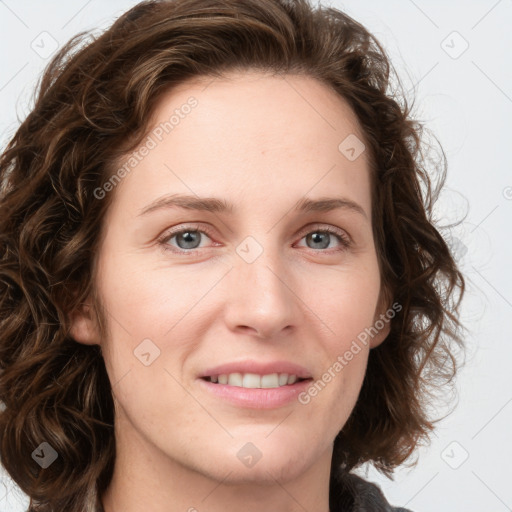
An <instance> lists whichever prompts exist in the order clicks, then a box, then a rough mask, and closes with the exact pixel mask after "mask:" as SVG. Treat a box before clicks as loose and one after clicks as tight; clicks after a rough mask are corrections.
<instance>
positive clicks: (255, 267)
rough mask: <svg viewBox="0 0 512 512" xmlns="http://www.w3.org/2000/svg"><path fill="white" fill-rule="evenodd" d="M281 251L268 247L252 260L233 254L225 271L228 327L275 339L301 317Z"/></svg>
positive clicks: (225, 313)
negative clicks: (227, 270) (226, 273)
mask: <svg viewBox="0 0 512 512" xmlns="http://www.w3.org/2000/svg"><path fill="white" fill-rule="evenodd" d="M282 256H283V255H282V254H279V252H278V251H277V250H276V251H273V252H271V251H270V250H268V249H265V250H263V252H262V253H261V254H260V255H259V256H258V257H257V258H256V259H255V260H254V261H252V262H249V261H250V260H245V259H244V258H243V257H238V256H236V257H235V258H234V266H233V268H232V270H231V271H230V272H229V274H228V276H229V277H228V279H227V282H226V283H225V286H226V290H227V291H226V301H225V310H224V315H225V321H226V323H227V325H228V326H229V328H230V329H231V330H232V331H238V332H239V333H245V334H251V335H252V336H255V337H257V338H263V339H277V338H279V337H280V336H281V337H282V336H285V335H288V333H287V331H289V332H292V331H293V329H294V328H295V327H296V326H297V324H298V322H299V320H300V319H301V318H302V317H303V315H304V312H303V311H301V307H300V305H301V304H302V302H301V300H300V298H299V297H298V296H297V294H296V292H295V291H294V288H295V287H296V286H294V285H295V280H294V277H293V275H292V272H291V271H290V269H289V268H286V265H285V262H284V261H283V257H282Z"/></svg>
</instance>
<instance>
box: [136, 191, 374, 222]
mask: <svg viewBox="0 0 512 512" xmlns="http://www.w3.org/2000/svg"><path fill="white" fill-rule="evenodd" d="M167 208H169V209H171V208H182V209H184V210H195V211H204V212H210V213H230V214H232V213H233V211H234V210H235V207H234V205H233V204H232V203H229V202H228V201H226V200H224V199H219V198H216V197H197V196H191V195H184V194H172V195H165V196H163V197H160V198H158V199H156V200H155V201H153V202H152V203H150V204H148V205H147V206H145V207H144V208H142V209H141V211H140V213H139V214H138V217H140V216H143V215H147V214H148V213H150V212H154V211H156V210H161V209H167ZM337 209H343V210H348V211H353V212H356V213H359V214H360V215H362V216H363V217H365V218H366V219H368V217H367V215H366V212H365V211H364V209H363V208H362V206H360V205H359V204H357V203H356V202H354V201H351V200H350V199H347V198H344V197H321V198H319V199H310V198H307V197H304V198H302V199H300V200H299V201H298V202H297V203H296V205H295V211H298V212H302V213H308V212H329V211H332V210H337Z"/></svg>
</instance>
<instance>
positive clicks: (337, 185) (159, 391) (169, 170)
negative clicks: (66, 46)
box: [73, 72, 387, 482]
mask: <svg viewBox="0 0 512 512" xmlns="http://www.w3.org/2000/svg"><path fill="white" fill-rule="evenodd" d="M191 97H193V99H190V98H191ZM187 105H188V106H187ZM173 116H174V117H173ZM166 123H167V124H166ZM151 130H152V131H150V132H149V133H148V137H146V138H145V139H144V141H143V143H142V144H141V146H140V150H139V151H138V153H137V155H138V156H137V155H135V156H133V155H132V157H133V158H135V160H131V161H130V162H131V163H129V159H130V155H128V156H127V157H126V159H124V160H123V161H122V162H120V164H119V167H121V166H122V165H124V164H125V163H126V164H127V165H126V166H125V173H123V172H121V173H120V175H121V176H122V175H123V174H126V176H124V177H123V179H122V180H121V182H120V183H119V184H118V185H117V186H116V187H115V190H109V191H108V192H107V193H114V194H115V199H114V202H113V204H112V207H111V208H110V210H109V212H108V215H107V217H106V219H105V225H104V230H105V231H104V239H103V242H102V245H101V247H100V252H99V255H98V273H97V276H96V278H97V284H98V290H99V295H100V297H101V299H102V302H103V304H104V306H105V308H106V310H107V312H108V315H107V321H108V324H109V330H110V333H109V334H110V335H109V338H108V339H101V340H100V339H99V338H98V337H97V335H96V334H93V329H92V328H91V326H90V324H87V320H86V321H85V323H84V321H80V322H77V323H76V324H75V326H74V330H73V333H74V335H75V339H77V341H80V342H83V343H99V344H101V345H102V348H103V354H104V358H105V363H106V368H107V371H108V374H109V378H110V380H111V383H112V386H113V395H114V400H115V404H116V437H117V443H118V453H119V454H120V453H127V452H128V446H129V447H130V448H129V449H130V450H131V452H130V453H134V451H136V450H139V451H140V452H144V454H146V455H147V460H148V461H149V460H150V461H151V464H152V465H153V466H156V467H159V468H160V469H162V470H164V469H163V468H165V467H166V465H168V467H171V465H176V464H178V465H180V466H181V467H184V468H188V469H192V470H193V471H196V472H198V473H200V474H203V475H206V476H209V477H213V478H215V479H220V478H224V477H225V476H226V475H227V474H228V473H229V480H231V481H240V482H241V481H255V480H266V479H269V478H270V477H269V474H270V475H272V477H273V478H278V479H281V480H282V481H286V480H287V479H291V478H293V477H296V476H298V475H300V474H302V473H304V472H305V471H306V470H308V469H311V468H312V467H314V465H315V464H317V463H318V462H319V461H320V460H322V461H324V462H325V463H326V464H329V463H330V457H331V451H330V450H331V448H332V442H333V440H334V438H335V436H336V434H337V433H338V432H339V431H340V429H341V428H342V427H343V425H344V424H345V422H346V421H347V419H348V417H349V415H350V413H351V411H352V409H353V407H354V405H355V402H356V399H357V396H358V393H359V391H360V388H361V384H362V380H363V377H364V374H365V369H366V363H367V357H368V352H369V349H370V347H371V346H375V345H377V344H378V343H380V342H381V341H382V340H383V339H384V337H385V336H386V335H387V328H384V329H381V330H380V331H379V333H378V334H377V335H374V336H373V337H371V336H370V337H368V336H366V340H367V343H363V342H362V341H361V340H362V339H363V338H364V336H361V333H364V332H368V330H367V331H365V329H368V328H370V327H372V326H373V325H374V323H375V321H376V320H377V319H378V318H379V315H380V313H382V312H383V311H382V310H380V311H377V301H378V297H379V291H380V276H379V270H378V262H377V256H376V251H375V246H374V240H373V236H372V226H371V220H370V219H371V201H370V176H369V169H368V165H369V163H368V159H367V158H368V152H367V151H364V148H363V146H361V139H362V136H361V132H360V128H359V126H358V124H357V120H356V117H355V116H354V114H353V113H352V112H351V110H350V109H349V108H348V106H347V104H346V103H345V102H344V101H343V100H341V99H340V98H339V97H338V96H336V95H335V94H334V93H333V92H332V91H330V90H329V89H328V88H326V86H324V85H323V84H321V83H319V82H317V81H316V80H314V79H312V78H308V77H301V76H292V75H285V76H284V77H283V76H280V77H279V76H278V77H271V76H269V75H265V74H262V73H258V72H247V73H243V74H241V73H238V74H230V75H228V77H227V78H225V79H222V80H221V79H214V80H212V79H211V78H210V79H208V80H206V79H205V80H204V81H202V82H201V81H198V80H196V81H195V82H189V83H187V84H184V85H181V86H180V87H178V88H176V89H174V90H172V91H171V92H170V93H167V94H166V95H165V96H164V97H163V99H162V100H161V101H160V102H159V104H158V108H157V110H156V111H155V114H154V116H153V118H152V125H151ZM347 137H348V139H347ZM143 146H145V147H146V149H145V150H144V149H142V148H143ZM128 170H129V171H128ZM107 189H109V186H108V185H107V186H106V187H105V190H107ZM181 195H186V196H187V198H186V199H183V198H181V199H180V196H181ZM163 198H168V199H169V198H174V200H178V199H179V202H177V203H175V204H174V205H172V204H171V203H168V204H167V206H166V205H165V203H164V202H161V201H162V199H163ZM205 198H208V203H206V202H205V203H204V204H206V205H207V206H208V207H206V208H204V207H195V208H193V207H186V206H185V205H186V204H187V203H188V202H193V203H194V204H196V205H200V204H203V203H201V201H202V200H204V199H205ZM214 198H215V199H214ZM320 199H322V200H329V201H331V200H332V202H330V203H329V202H326V203H315V201H319V200H320ZM98 200H101V199H98ZM157 201H160V207H155V208H151V207H150V205H153V204H154V203H155V202H157ZM306 201H307V203H306ZM305 204H306V205H307V204H309V207H307V206H306V207H304V205H305ZM315 204H316V207H315ZM180 205H181V206H180ZM301 206H303V208H301ZM297 207H298V208H297ZM326 230H331V232H326ZM179 231H181V232H182V233H181V234H180V233H178V232H179ZM381 323H382V322H381ZM358 336H359V338H358ZM354 342H355V343H354ZM356 347H357V348H356ZM347 352H350V353H351V354H352V357H349V355H347ZM336 363H338V364H336ZM229 374H231V376H228V377H219V375H229ZM237 374H238V375H237ZM240 374H241V375H240ZM251 374H253V375H251ZM275 374H277V375H275ZM283 374H287V375H288V378H289V380H287V377H286V376H283ZM261 375H265V377H264V378H261ZM291 375H297V376H298V377H301V378H308V379H309V380H306V381H302V380H298V381H297V382H295V383H290V384H288V382H293V380H294V377H292V376H291ZM326 375H327V376H326ZM329 376H330V379H329ZM205 377H206V378H205ZM208 377H212V378H213V381H215V379H216V378H217V379H218V380H219V381H220V382H217V383H215V382H208ZM226 379H227V380H228V383H227V384H225V382H226ZM285 382H286V384H284V383H285ZM315 383H316V388H317V392H316V393H315V392H314V391H311V386H312V385H314V384H315ZM242 384H245V385H248V386H256V387H257V388H258V389H255V388H252V389H251V388H244V387H241V386H242ZM279 384H284V385H281V387H274V386H278V385H279ZM265 386H270V387H269V388H266V387H265ZM308 389H309V390H310V391H308ZM123 450H124V451H123Z"/></svg>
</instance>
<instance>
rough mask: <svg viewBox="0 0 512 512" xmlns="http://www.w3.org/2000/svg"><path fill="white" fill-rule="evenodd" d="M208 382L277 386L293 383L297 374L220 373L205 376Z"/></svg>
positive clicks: (246, 386) (232, 384) (244, 386)
mask: <svg viewBox="0 0 512 512" xmlns="http://www.w3.org/2000/svg"><path fill="white" fill-rule="evenodd" d="M205 379H207V380H209V382H214V383H219V384H227V385H229V386H238V387H242V388H278V387H281V386H287V385H289V384H294V383H295V382H296V381H297V380H305V379H299V377H297V375H294V374H287V373H268V374H266V375H258V374H256V373H237V372H235V373H229V374H226V373H222V374H220V375H216V376H211V377H205Z"/></svg>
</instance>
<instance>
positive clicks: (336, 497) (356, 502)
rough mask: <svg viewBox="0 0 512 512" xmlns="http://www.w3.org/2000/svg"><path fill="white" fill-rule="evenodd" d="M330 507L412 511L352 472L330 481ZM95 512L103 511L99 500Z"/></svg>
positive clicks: (356, 511) (357, 511) (344, 511)
mask: <svg viewBox="0 0 512 512" xmlns="http://www.w3.org/2000/svg"><path fill="white" fill-rule="evenodd" d="M330 508H331V511H330V512H412V511H411V510H409V509H406V508H400V507H392V506H391V505H390V504H389V503H388V502H387V501H386V498H385V497H384V495H383V494H382V491H381V490H380V489H379V487H378V486H377V485H375V484H374V483H372V482H368V481H366V480H364V479H363V478H361V477H359V476H357V475H354V474H352V473H349V474H346V475H345V476H344V477H343V483H340V482H338V483H333V481H331V489H330ZM97 512H104V510H103V507H102V506H101V503H99V500H98V507H97ZM311 512H313V511H311Z"/></svg>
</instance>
